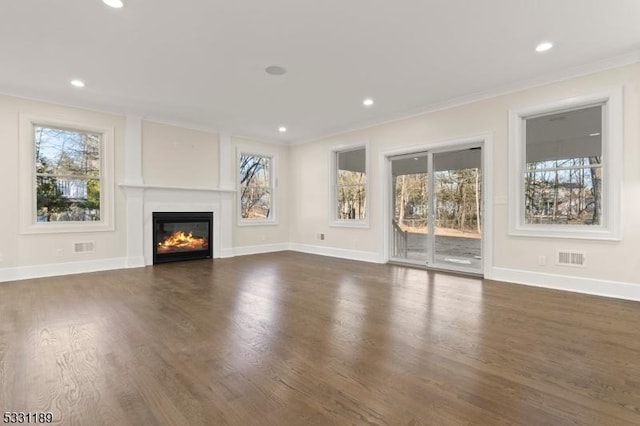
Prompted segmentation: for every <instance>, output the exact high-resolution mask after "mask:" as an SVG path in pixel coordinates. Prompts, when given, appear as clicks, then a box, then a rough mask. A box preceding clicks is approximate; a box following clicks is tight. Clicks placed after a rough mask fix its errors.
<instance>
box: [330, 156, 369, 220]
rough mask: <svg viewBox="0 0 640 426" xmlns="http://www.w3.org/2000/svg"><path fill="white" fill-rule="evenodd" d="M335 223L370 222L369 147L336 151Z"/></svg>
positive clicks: (333, 198) (333, 193) (333, 214)
mask: <svg viewBox="0 0 640 426" xmlns="http://www.w3.org/2000/svg"><path fill="white" fill-rule="evenodd" d="M332 161H333V185H332V186H333V188H332V189H333V190H332V203H331V206H332V219H333V220H332V224H333V225H337V226H368V220H369V219H368V216H369V215H368V209H369V200H368V179H367V163H368V161H367V147H366V145H365V146H353V147H348V148H344V149H338V150H334V151H332Z"/></svg>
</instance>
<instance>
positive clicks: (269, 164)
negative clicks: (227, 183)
mask: <svg viewBox="0 0 640 426" xmlns="http://www.w3.org/2000/svg"><path fill="white" fill-rule="evenodd" d="M238 157H239V159H238V162H239V163H238V170H239V176H238V182H239V194H240V196H239V203H238V209H239V212H240V215H239V216H240V219H239V220H240V224H272V223H275V218H276V216H275V208H274V207H275V206H274V199H275V185H274V182H275V178H274V172H275V167H274V158H273V157H272V156H267V155H258V154H252V153H247V152H240V154H239V156H238Z"/></svg>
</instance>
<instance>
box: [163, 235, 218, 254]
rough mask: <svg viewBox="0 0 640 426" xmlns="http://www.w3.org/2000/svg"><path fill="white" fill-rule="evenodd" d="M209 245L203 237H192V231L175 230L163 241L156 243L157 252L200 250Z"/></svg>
mask: <svg viewBox="0 0 640 426" xmlns="http://www.w3.org/2000/svg"><path fill="white" fill-rule="evenodd" d="M208 247H209V244H208V242H207V239H206V238H204V237H194V236H193V233H191V232H189V233H184V232H182V231H176V232H174V233H173V234H171V235H170V236H168V237H167V238H165V239H164V241H162V242H159V243H158V253H166V252H169V251H178V250H202V249H206V248H208Z"/></svg>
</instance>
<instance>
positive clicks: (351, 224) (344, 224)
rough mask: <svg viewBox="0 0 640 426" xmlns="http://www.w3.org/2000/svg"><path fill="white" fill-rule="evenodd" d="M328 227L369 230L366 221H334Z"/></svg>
mask: <svg viewBox="0 0 640 426" xmlns="http://www.w3.org/2000/svg"><path fill="white" fill-rule="evenodd" d="M329 226H330V227H335V228H369V221H368V220H348V219H345V220H334V221H332V222H330V223H329Z"/></svg>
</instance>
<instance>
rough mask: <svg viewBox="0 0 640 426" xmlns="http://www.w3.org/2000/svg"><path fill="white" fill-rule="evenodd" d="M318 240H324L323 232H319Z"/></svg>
mask: <svg viewBox="0 0 640 426" xmlns="http://www.w3.org/2000/svg"><path fill="white" fill-rule="evenodd" d="M320 240H322V241H324V232H321V233H320Z"/></svg>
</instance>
